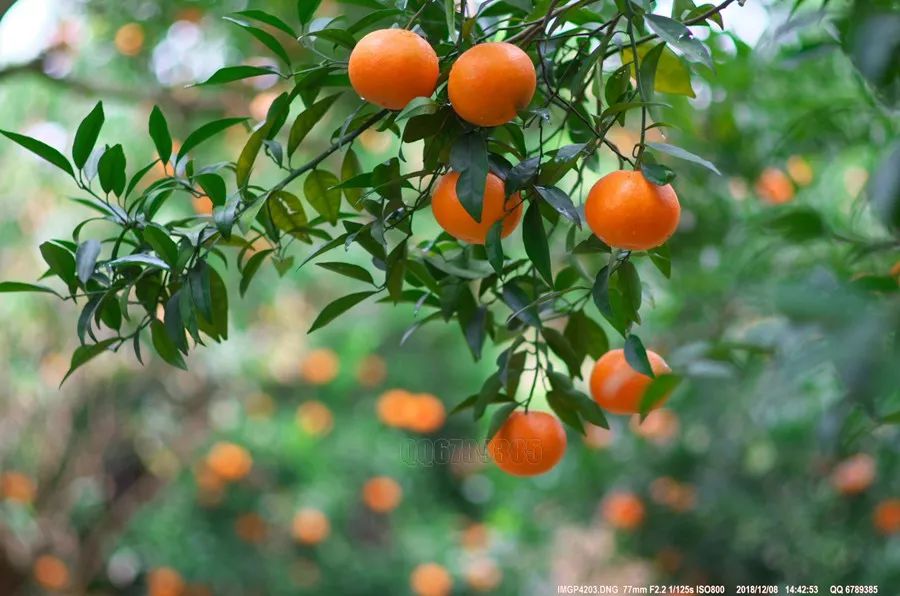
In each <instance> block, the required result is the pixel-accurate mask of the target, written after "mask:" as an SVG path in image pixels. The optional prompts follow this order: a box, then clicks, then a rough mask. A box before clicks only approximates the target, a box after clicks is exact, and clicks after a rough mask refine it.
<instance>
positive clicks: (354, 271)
mask: <svg viewBox="0 0 900 596" xmlns="http://www.w3.org/2000/svg"><path fill="white" fill-rule="evenodd" d="M316 265H317V266H319V267H321V268H323V269H328V270H329V271H334V272H335V273H339V274H341V275H344V276H346V277H349V278H351V279H357V280H359V281H364V282H366V283H368V284H372V285H375V280H374V279H372V274H371V273H369V272H368V271H366V270H365V269H364V268H362V267H360V266H359V265H354V264H352V263H340V262H337V261H328V262H325V263H316Z"/></svg>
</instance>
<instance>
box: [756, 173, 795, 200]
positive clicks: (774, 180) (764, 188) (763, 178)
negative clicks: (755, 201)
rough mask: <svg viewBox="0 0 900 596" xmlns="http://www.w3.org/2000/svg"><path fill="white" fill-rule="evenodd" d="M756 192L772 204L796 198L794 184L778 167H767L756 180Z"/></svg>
mask: <svg viewBox="0 0 900 596" xmlns="http://www.w3.org/2000/svg"><path fill="white" fill-rule="evenodd" d="M756 194H758V195H759V198H760V199H762V200H763V201H765V202H766V203H770V204H772V205H781V204H784V203H789V202H790V201H791V200H792V199H793V198H794V184H793V183H792V182H791V179H790V178H788V176H787V174H785V173H784V172H783V171H781V170H779V169H778V168H766V169H765V170H763V172H762V174H760V175H759V178H758V179H757V180H756Z"/></svg>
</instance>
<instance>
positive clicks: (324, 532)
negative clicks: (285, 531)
mask: <svg viewBox="0 0 900 596" xmlns="http://www.w3.org/2000/svg"><path fill="white" fill-rule="evenodd" d="M330 533H331V524H330V523H329V522H328V517H326V515H325V514H324V513H322V512H321V511H319V510H318V509H314V508H312V507H305V508H303V509H301V510H300V511H298V512H297V513H296V514H294V520H293V522H292V523H291V535H292V536H293V537H294V540H296V541H297V542H299V543H300V544H306V545H310V546H311V545H314V544H319V543H320V542H322V541H323V540H325V539H326V538H328V535H329V534H330Z"/></svg>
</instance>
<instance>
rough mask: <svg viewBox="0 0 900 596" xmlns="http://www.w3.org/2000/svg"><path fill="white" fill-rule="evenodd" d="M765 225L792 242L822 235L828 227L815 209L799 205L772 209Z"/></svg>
mask: <svg viewBox="0 0 900 596" xmlns="http://www.w3.org/2000/svg"><path fill="white" fill-rule="evenodd" d="M766 227H768V228H769V229H771V230H774V231H776V232H778V233H780V234H783V235H784V236H786V237H787V238H789V239H791V240H793V241H794V242H803V241H806V240H814V239H816V238H821V237H823V236H824V235H825V234H826V233H827V231H828V228H827V227H826V225H825V220H823V219H822V216H821V215H820V214H819V212H818V211H816V210H815V209H811V208H808V207H801V208H797V209H791V210H789V211H786V212H780V211H773V217H771V218H768V220H767V223H766Z"/></svg>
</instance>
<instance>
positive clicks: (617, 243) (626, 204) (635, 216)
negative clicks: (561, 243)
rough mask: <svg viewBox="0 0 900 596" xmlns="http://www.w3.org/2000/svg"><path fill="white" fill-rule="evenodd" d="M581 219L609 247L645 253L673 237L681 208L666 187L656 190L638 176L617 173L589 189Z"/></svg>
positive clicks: (671, 191) (654, 185)
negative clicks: (585, 221) (582, 218)
mask: <svg viewBox="0 0 900 596" xmlns="http://www.w3.org/2000/svg"><path fill="white" fill-rule="evenodd" d="M584 218H585V219H586V220H587V224H588V226H590V228H591V230H592V231H593V232H594V234H596V235H597V237H598V238H600V239H601V240H603V241H604V242H606V243H607V244H609V245H610V246H614V247H616V248H625V249H628V250H649V249H651V248H655V247H657V246H660V245H661V244H663V243H664V242H665V241H666V240H668V239H669V237H670V236H672V234H674V233H675V229H676V228H677V227H678V221H679V219H680V218H681V205H680V204H679V203H678V196H677V195H676V194H675V190H674V189H673V188H672V186H671V185H670V184H666V185H665V186H657V185H656V184H653V183H652V182H650V181H649V180H647V179H646V178H645V177H644V175H643V174H642V173H641V172H638V171H634V172H630V171H626V170H618V171H616V172H613V173H611V174H607V175H606V176H604V177H603V178H601V179H600V180H598V181H597V183H596V184H594V186H593V187H592V188H591V190H590V192H589V193H588V198H587V201H586V202H585V204H584Z"/></svg>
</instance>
